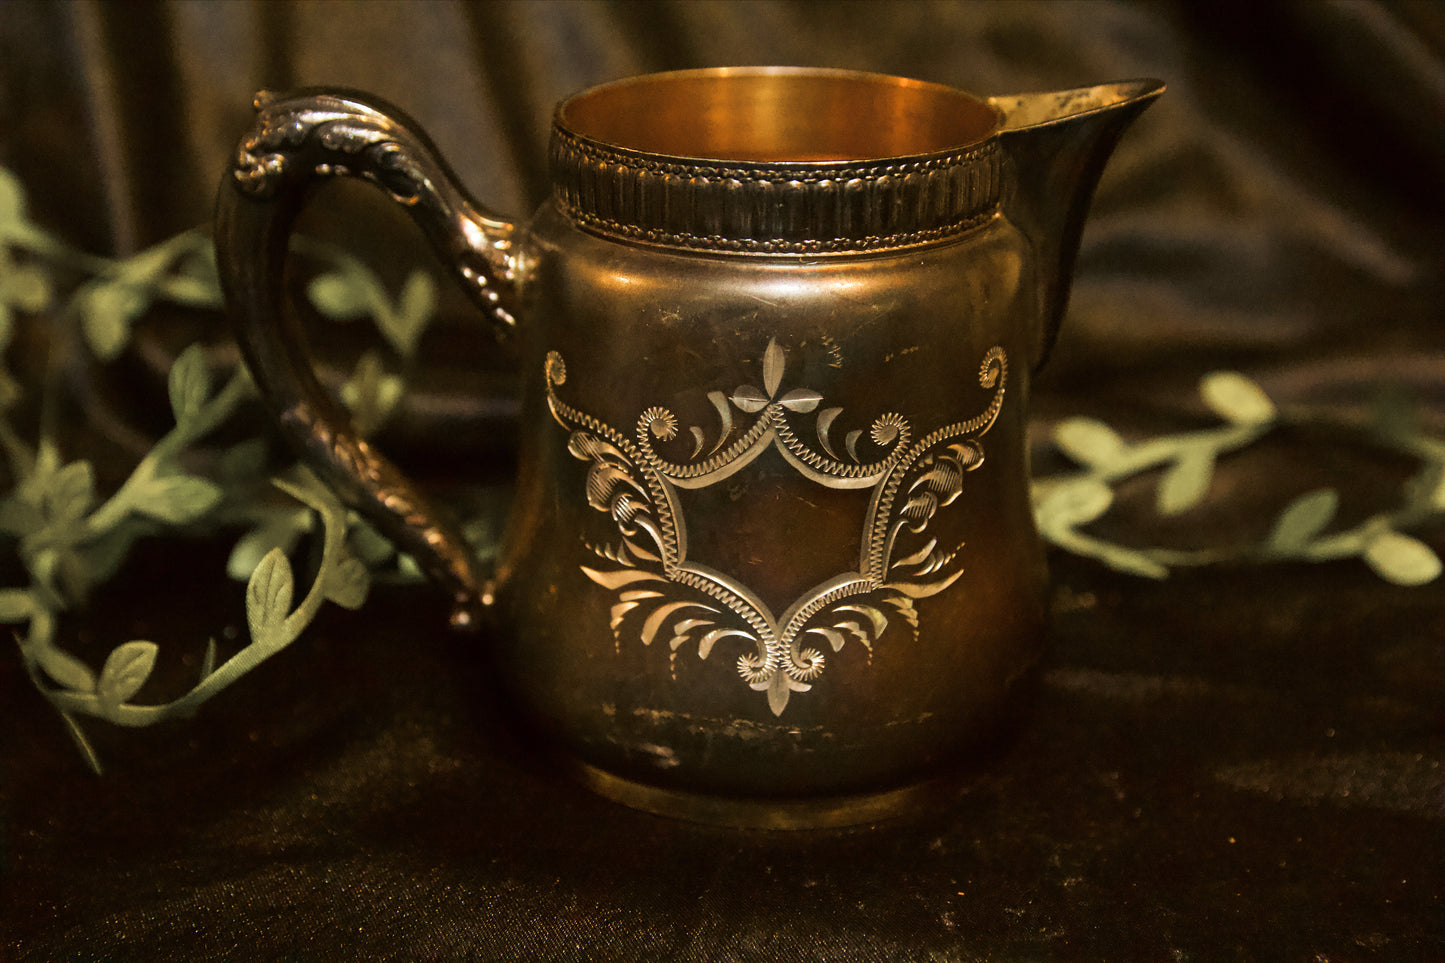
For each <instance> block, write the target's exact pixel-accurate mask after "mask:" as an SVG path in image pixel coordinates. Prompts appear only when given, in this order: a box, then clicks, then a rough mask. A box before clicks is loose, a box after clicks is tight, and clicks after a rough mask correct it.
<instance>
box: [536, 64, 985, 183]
mask: <svg viewBox="0 0 1445 963" xmlns="http://www.w3.org/2000/svg"><path fill="white" fill-rule="evenodd" d="M557 123H558V124H559V125H561V126H562V127H564V128H566V129H567V130H570V131H571V132H572V133H574V134H577V135H579V136H581V137H584V138H587V139H589V140H592V141H596V142H600V143H603V144H607V145H609V146H612V147H620V148H625V149H628V150H634V151H640V152H643V153H648V154H659V155H668V156H672V157H687V158H694V159H709V160H720V161H742V162H754V163H785V162H800V163H819V162H827V161H866V160H874V159H880V160H881V159H884V158H895V157H911V156H918V155H926V154H936V153H942V152H947V151H952V150H955V149H958V148H963V147H967V146H969V145H970V144H975V143H978V142H979V141H981V140H984V139H986V138H987V137H988V136H989V135H991V134H992V133H993V132H994V130H995V128H996V127H997V125H998V115H997V113H996V112H995V111H994V109H993V108H992V107H990V106H989V105H988V104H987V103H985V102H983V101H981V100H978V99H976V98H974V97H970V96H969V95H967V94H965V93H962V92H960V91H957V90H953V89H952V88H949V87H945V86H942V85H940V84H930V83H924V82H922V81H916V80H907V79H904V78H901V77H890V76H886V75H882V74H866V73H857V72H852V71H835V70H809V69H797V68H723V69H716V70H697V71H680V72H676V73H668V74H654V75H651V76H645V77H638V78H635V79H632V80H626V81H621V82H619V83H615V84H608V85H606V86H603V87H596V88H593V89H592V90H588V91H585V92H583V93H581V94H578V95H577V96H576V97H573V98H572V99H570V100H568V101H566V102H565V103H563V104H562V106H561V107H559V108H558V111H557Z"/></svg>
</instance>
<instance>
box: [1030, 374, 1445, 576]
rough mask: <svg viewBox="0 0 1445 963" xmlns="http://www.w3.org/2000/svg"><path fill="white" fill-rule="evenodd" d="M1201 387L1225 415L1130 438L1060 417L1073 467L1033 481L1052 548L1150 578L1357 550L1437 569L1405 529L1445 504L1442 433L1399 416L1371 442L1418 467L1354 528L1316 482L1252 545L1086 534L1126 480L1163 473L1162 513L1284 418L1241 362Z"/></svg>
mask: <svg viewBox="0 0 1445 963" xmlns="http://www.w3.org/2000/svg"><path fill="white" fill-rule="evenodd" d="M1200 396H1201V397H1202V399H1203V400H1204V403H1205V404H1206V405H1207V406H1208V407H1209V408H1210V409H1211V410H1212V411H1213V412H1214V413H1215V414H1217V415H1218V416H1219V417H1220V418H1221V419H1223V421H1224V424H1223V425H1222V426H1220V427H1218V428H1210V429H1204V430H1202V431H1192V432H1184V433H1180V434H1175V435H1166V436H1163V437H1160V438H1153V439H1150V440H1148V441H1144V442H1140V443H1137V444H1132V445H1131V444H1128V443H1126V442H1125V441H1124V440H1123V439H1122V438H1120V437H1119V435H1118V434H1117V433H1115V432H1114V430H1113V429H1112V428H1110V427H1109V426H1108V425H1105V424H1104V423H1102V422H1100V421H1096V420H1094V419H1090V418H1070V419H1067V420H1065V421H1063V422H1060V423H1059V424H1058V425H1057V426H1056V428H1055V429H1054V442H1055V444H1057V445H1058V447H1059V448H1060V449H1061V450H1062V451H1063V452H1064V453H1065V454H1066V455H1068V456H1069V458H1071V459H1072V460H1073V461H1075V462H1076V463H1078V464H1079V465H1080V470H1079V471H1075V472H1064V473H1062V474H1059V475H1054V476H1051V477H1047V478H1039V479H1035V480H1034V485H1033V499H1034V515H1035V518H1036V520H1037V522H1038V526H1039V531H1040V532H1041V534H1042V535H1043V536H1044V538H1045V539H1047V540H1048V541H1049V542H1051V543H1052V544H1054V545H1056V546H1058V547H1059V548H1062V549H1065V550H1067V551H1070V552H1074V553H1076V554H1079V555H1084V556H1088V557H1090V558H1094V559H1097V560H1099V561H1101V562H1103V563H1105V564H1106V565H1109V566H1110V567H1112V568H1115V569H1117V570H1119V571H1123V572H1130V573H1132V574H1135V575H1142V576H1145V577H1148V578H1165V577H1166V576H1168V574H1169V572H1170V571H1171V570H1173V569H1179V568H1188V567H1193V566H1201V565H1217V564H1220V563H1223V562H1279V561H1290V560H1293V561H1309V562H1324V561H1335V560H1340V559H1349V558H1360V559H1363V560H1364V561H1365V563H1366V564H1368V565H1369V566H1370V568H1372V569H1373V570H1374V571H1375V572H1376V573H1377V574H1378V575H1379V576H1380V577H1381V578H1384V579H1386V580H1388V581H1390V582H1394V583H1396V584H1398V585H1424V584H1425V583H1427V582H1430V581H1433V580H1434V579H1435V578H1437V577H1439V575H1440V572H1441V562H1440V557H1439V556H1438V555H1437V554H1436V553H1435V551H1434V549H1432V548H1431V547H1430V546H1429V545H1427V544H1426V543H1424V542H1423V541H1421V540H1419V539H1418V538H1415V537H1414V536H1412V535H1409V534H1407V531H1406V530H1407V529H1410V528H1414V527H1417V526H1419V525H1422V524H1424V523H1426V522H1427V521H1429V520H1430V519H1431V518H1432V517H1438V516H1440V515H1441V514H1442V513H1445V442H1442V441H1440V440H1438V439H1434V438H1429V437H1427V436H1425V435H1423V434H1421V433H1419V432H1418V431H1416V430H1414V429H1413V428H1411V427H1409V426H1406V425H1403V424H1390V423H1386V424H1383V425H1381V426H1379V427H1378V429H1377V430H1376V432H1375V433H1374V437H1373V440H1374V442H1375V443H1376V444H1378V445H1380V446H1382V447H1386V448H1392V449H1395V450H1397V451H1400V452H1403V453H1405V454H1408V455H1411V456H1413V457H1414V458H1416V459H1418V460H1419V461H1420V463H1421V468H1420V469H1419V471H1418V472H1417V473H1416V475H1415V476H1414V478H1413V479H1412V480H1411V481H1410V483H1409V484H1408V485H1406V487H1405V492H1404V499H1403V501H1402V503H1401V504H1400V505H1399V506H1398V507H1396V508H1395V509H1393V510H1391V511H1386V512H1379V513H1376V514H1374V515H1371V516H1370V517H1368V518H1366V519H1364V520H1363V521H1361V522H1359V523H1357V524H1355V525H1354V526H1352V527H1349V528H1344V529H1339V530H1334V531H1331V530H1330V526H1331V524H1332V523H1333V522H1334V521H1335V518H1336V515H1337V513H1338V510H1339V506H1340V495H1339V492H1338V491H1336V490H1335V489H1333V488H1320V489H1315V490H1313V491H1309V492H1305V493H1304V494H1302V495H1300V496H1299V497H1297V498H1295V499H1294V501H1292V502H1290V503H1289V504H1288V505H1287V506H1285V508H1284V509H1283V510H1282V511H1281V512H1280V514H1279V515H1278V517H1277V518H1276V519H1275V521H1274V524H1273V526H1272V527H1271V528H1270V531H1269V534H1268V535H1267V536H1266V537H1265V538H1264V540H1263V541H1261V542H1257V543H1249V544H1244V545H1237V546H1233V547H1227V548H1217V549H1194V550H1181V549H1172V548H1160V547H1145V548H1138V547H1132V546H1126V545H1121V544H1118V543H1115V542H1111V541H1108V540H1107V539H1104V538H1101V537H1099V536H1097V535H1094V534H1091V533H1090V532H1089V531H1088V530H1087V526H1088V525H1089V524H1090V523H1092V522H1094V521H1096V520H1098V519H1099V518H1101V517H1102V516H1103V515H1104V514H1105V513H1106V512H1107V511H1108V510H1109V508H1110V507H1111V506H1112V505H1113V503H1114V499H1115V492H1116V490H1117V488H1118V487H1119V484H1120V483H1121V482H1123V481H1125V480H1126V479H1129V478H1133V477H1135V476H1138V475H1142V474H1144V473H1146V472H1152V471H1159V472H1160V476H1159V481H1158V485H1157V487H1156V488H1155V508H1156V510H1157V511H1158V512H1159V514H1160V515H1164V516H1170V515H1178V514H1181V513H1183V512H1185V511H1188V510H1189V509H1192V508H1194V507H1196V506H1197V505H1199V504H1200V502H1202V501H1203V500H1204V497H1205V495H1206V494H1207V492H1208V490H1209V484H1210V481H1211V479H1212V478H1213V475H1214V470H1215V466H1216V464H1217V463H1218V461H1219V459H1220V458H1222V457H1223V456H1225V455H1227V454H1229V453H1231V452H1235V451H1238V450H1240V449H1242V448H1245V447H1246V446H1248V445H1251V444H1254V443H1255V442H1257V441H1258V440H1259V439H1261V438H1262V437H1264V436H1265V435H1267V434H1269V433H1270V432H1272V431H1275V430H1277V429H1279V428H1281V427H1283V426H1285V425H1287V424H1289V419H1287V418H1286V417H1285V416H1283V415H1282V414H1281V413H1280V412H1279V410H1278V409H1277V408H1276V407H1275V405H1274V403H1273V402H1272V401H1270V399H1269V398H1268V396H1266V395H1265V393H1264V392H1263V391H1262V390H1260V388H1259V386H1258V385H1256V384H1255V383H1254V382H1252V381H1250V380H1249V379H1248V378H1246V377H1244V376H1243V375H1241V374H1238V373H1237V372H1230V371H1222V372H1215V373H1213V374H1210V375H1206V376H1205V378H1204V379H1203V380H1202V382H1201V383H1200Z"/></svg>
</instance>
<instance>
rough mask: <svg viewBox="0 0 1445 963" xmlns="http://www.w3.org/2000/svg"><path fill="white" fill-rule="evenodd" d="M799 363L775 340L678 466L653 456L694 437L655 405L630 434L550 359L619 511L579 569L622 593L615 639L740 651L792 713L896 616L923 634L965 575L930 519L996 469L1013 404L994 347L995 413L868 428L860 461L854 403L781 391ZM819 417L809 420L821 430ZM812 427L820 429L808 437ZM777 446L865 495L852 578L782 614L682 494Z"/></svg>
mask: <svg viewBox="0 0 1445 963" xmlns="http://www.w3.org/2000/svg"><path fill="white" fill-rule="evenodd" d="M786 367H787V356H786V353H785V352H784V350H783V348H782V347H781V346H779V345H778V343H777V342H776V340H773V341H769V342H768V346H767V350H766V351H765V352H764V353H763V361H762V383H761V387H759V386H758V385H754V384H745V385H740V386H739V387H737V388H735V389H734V390H733V391H732V392H731V393H730V394H729V393H725V392H722V391H717V390H714V391H710V392H708V394H707V398H708V400H709V402H711V404H712V406H713V408H714V410H715V411H716V412H717V416H718V424H717V425H716V427H715V428H714V429H713V430H712V431H711V432H709V431H707V430H704V429H703V428H702V427H700V426H693V427H690V428H689V429H687V430H686V434H688V435H690V436H691V438H692V445H693V447H692V454H691V455H690V457H689V458H688V459H687V460H685V461H673V460H670V459H669V458H667V457H664V456H663V455H662V454H660V453H658V451H657V450H656V449H655V447H654V442H655V441H664V442H666V441H670V440H671V439H673V438H677V437H678V436H679V435H682V434H684V431H683V430H682V429H681V427H680V425H679V420H678V418H677V416H676V415H675V414H674V413H673V412H672V411H671V410H669V409H667V408H664V407H661V406H654V407H650V408H648V409H646V410H645V411H643V412H642V414H641V415H640V416H639V417H638V420H637V424H636V425H635V427H634V430H633V432H632V434H631V436H630V437H629V436H628V435H626V434H624V433H623V432H621V431H618V430H617V429H615V428H613V427H611V426H610V425H607V424H605V423H603V422H602V421H600V420H599V419H597V418H595V417H593V416H592V415H589V414H587V413H586V412H584V411H582V410H580V409H578V408H575V407H573V406H572V405H570V404H568V403H567V402H565V401H563V400H562V398H561V397H560V395H559V394H558V389H559V388H561V387H562V386H563V385H564V384H566V381H567V369H566V365H565V363H564V362H563V359H562V356H561V355H560V354H558V353H557V352H555V351H553V352H551V353H549V354H548V355H547V360H546V363H545V372H544V373H545V377H546V388H547V401H548V404H549V405H550V407H551V411H552V416H553V417H554V418H555V419H556V420H557V422H558V424H560V425H561V426H562V427H563V428H565V429H567V430H568V431H569V433H570V434H569V437H568V441H567V450H568V452H569V453H570V454H571V455H572V456H573V457H574V458H577V459H579V460H580V461H584V462H586V463H588V470H587V480H586V495H587V501H588V504H589V505H591V507H592V508H594V509H596V510H597V511H599V512H603V513H606V514H607V515H609V516H610V517H611V519H612V522H613V524H614V525H615V526H616V533H617V536H618V539H619V540H617V541H614V542H611V543H609V544H606V545H602V546H596V547H594V548H593V551H594V552H595V553H596V554H597V555H598V557H599V559H600V560H601V561H600V562H598V563H590V564H587V565H582V566H581V569H582V571H583V573H584V574H586V576H587V577H588V578H589V579H591V580H592V581H593V582H595V583H597V584H598V585H600V586H601V587H603V588H605V589H607V590H609V591H611V592H613V593H615V600H614V603H613V605H612V609H611V618H610V621H611V629H612V632H613V635H614V637H615V638H616V640H617V642H618V644H619V645H620V644H621V643H622V639H623V637H624V635H626V636H631V635H633V634H635V635H636V637H637V638H638V639H639V640H640V641H641V642H642V643H643V644H644V645H651V644H652V643H653V642H654V641H658V640H666V642H667V645H668V647H669V649H670V651H671V657H672V658H673V659H675V658H676V657H677V654H678V652H679V650H681V649H682V648H683V647H684V646H689V647H695V648H696V650H697V654H698V656H699V658H702V659H707V658H708V656H709V655H710V654H711V653H712V651H713V649H714V648H715V647H716V646H717V644H718V643H719V642H724V641H725V640H731V639H736V640H739V641H740V642H741V643H742V644H743V646H744V651H743V653H742V654H741V655H740V656H739V657H738V659H737V671H738V674H739V675H740V676H741V677H742V679H743V681H745V682H746V683H747V684H748V685H749V686H751V687H752V688H753V689H756V690H758V691H760V692H765V693H767V698H768V705H769V707H770V708H771V709H772V711H773V713H774V714H775V715H781V714H782V712H783V710H784V709H785V708H786V707H787V705H788V701H789V698H790V697H791V695H792V694H793V693H795V692H807V691H808V690H809V689H811V688H812V684H813V682H814V680H816V679H817V678H818V677H819V676H820V675H821V674H822V672H823V667H824V665H825V664H826V661H827V656H826V654H825V653H824V651H823V649H824V648H825V647H826V648H828V649H831V650H832V651H833V652H838V651H841V650H842V648H843V646H844V645H846V644H847V643H848V642H850V641H854V640H856V641H857V642H858V643H859V644H861V645H863V646H865V647H867V648H868V650H869V651H870V652H871V651H872V647H873V645H874V644H875V643H876V642H877V641H878V639H879V638H880V637H881V636H882V635H883V632H884V630H885V629H887V628H888V626H889V625H890V624H891V623H892V622H893V621H894V620H902V622H903V623H904V624H906V625H907V626H908V627H909V628H910V629H911V630H913V631H914V632H915V633H916V632H917V629H918V620H919V613H918V610H917V608H916V607H915V602H916V601H917V600H919V599H924V598H928V597H930V596H932V595H936V594H938V593H939V592H942V591H943V590H944V589H946V588H948V587H949V586H950V585H952V584H954V582H956V581H957V580H958V578H959V577H960V576H961V575H962V574H963V568H962V565H961V563H960V562H959V560H958V552H959V549H961V548H962V546H961V545H956V546H949V545H940V544H939V543H938V539H937V538H936V537H930V536H929V534H928V531H927V529H928V525H929V522H930V521H931V520H932V519H933V517H934V515H935V514H936V513H937V512H938V511H939V510H940V509H943V508H946V507H947V506H949V505H951V504H953V503H954V501H955V500H956V499H957V498H958V497H959V495H960V494H962V491H963V479H964V476H965V475H966V474H967V473H968V472H971V471H974V470H975V469H977V468H978V467H979V466H980V465H981V464H983V457H984V452H983V445H982V443H981V441H980V440H979V439H980V438H981V437H982V436H983V435H984V434H986V433H987V432H988V430H989V429H990V428H991V427H993V423H994V421H995V420H996V419H997V418H998V413H999V411H1000V409H1001V408H1002V406H1003V397H1004V382H1005V380H1006V378H1007V372H1008V359H1007V357H1006V356H1005V354H1004V351H1003V349H1002V348H998V347H995V348H992V349H990V350H989V351H988V352H987V353H986V354H985V356H984V358H983V361H982V363H981V364H980V366H979V374H978V381H979V384H980V385H981V386H982V387H984V388H989V389H992V391H993V395H992V398H991V399H990V400H989V403H988V405H987V406H986V407H985V409H984V410H983V412H982V413H980V414H979V415H977V416H975V417H973V418H971V419H968V420H966V421H960V422H956V423H954V424H950V425H946V426H944V427H942V428H938V429H936V430H934V431H932V432H929V433H928V434H927V435H925V436H923V437H922V438H919V439H918V440H917V441H915V440H914V439H913V429H912V426H911V425H910V424H909V423H908V421H907V420H906V419H905V418H904V417H903V416H902V415H900V414H898V413H895V412H888V413H884V414H882V415H879V416H878V417H876V418H875V419H874V420H873V422H872V424H871V426H870V427H869V429H868V431H867V435H868V437H869V439H871V441H872V442H873V444H874V446H876V447H877V448H879V449H882V452H883V453H882V455H881V456H880V457H875V458H873V459H872V460H869V461H865V460H864V459H863V457H862V456H860V455H859V448H858V446H859V441H860V440H861V438H862V437H863V435H864V431H863V430H862V429H856V430H854V431H850V432H848V433H847V434H846V435H845V436H844V437H843V438H842V439H841V444H840V440H839V439H837V438H835V437H834V435H833V427H834V424H835V422H836V421H837V419H838V416H839V414H841V412H842V410H843V409H842V408H837V407H823V405H824V398H823V396H822V395H821V394H820V393H819V392H817V391H814V390H811V389H809V388H802V387H798V388H792V389H791V390H787V391H784V390H783V387H784V376H785V374H786ZM808 421H811V425H808V424H807V423H808ZM800 432H811V434H812V436H813V439H814V440H815V443H814V441H805V440H803V438H802V437H800ZM769 449H776V450H777V451H778V452H779V453H780V454H781V455H782V457H783V458H784V459H785V460H786V461H787V462H788V464H790V465H791V466H792V467H793V468H794V469H796V470H797V472H798V473H799V474H800V475H802V476H803V477H804V478H806V479H808V480H809V481H811V482H814V483H816V484H819V485H823V486H826V487H828V488H833V489H858V490H865V491H867V492H868V498H869V501H868V509H867V514H866V515H865V518H864V528H863V531H862V532H861V533H860V540H859V541H860V546H861V548H860V551H859V555H858V557H857V559H856V567H855V568H851V569H847V570H845V571H842V572H839V573H838V574H836V575H834V576H832V577H830V578H827V579H825V580H824V581H823V582H821V583H820V584H818V585H815V586H814V587H812V588H811V589H809V590H807V591H805V592H804V593H803V594H802V595H801V596H799V597H798V598H796V599H795V600H794V601H793V602H792V603H791V604H790V605H789V606H788V607H787V609H786V610H784V611H783V612H782V613H781V614H775V613H774V612H773V611H772V610H771V609H770V607H769V606H768V605H767V604H766V603H764V601H763V600H762V599H761V598H760V597H759V596H758V594H757V593H756V592H754V591H753V590H751V589H750V588H748V586H746V585H744V584H742V582H741V581H739V580H738V579H736V578H733V577H732V576H729V575H728V574H726V573H724V572H720V571H718V570H716V569H713V568H711V567H709V566H707V565H705V564H703V563H702V562H701V561H699V560H697V559H693V558H690V557H689V556H688V552H687V526H686V521H685V519H684V517H683V512H682V507H681V503H680V500H679V497H678V492H679V490H680V489H699V488H706V487H708V486H710V485H714V484H717V483H718V482H720V481H722V480H724V479H726V478H729V477H731V476H732V475H735V474H736V473H737V472H739V471H741V470H742V469H743V468H745V467H747V465H748V464H750V463H751V462H752V461H754V460H755V459H756V458H758V457H759V456H760V455H762V454H763V453H764V452H766V451H768V450H769Z"/></svg>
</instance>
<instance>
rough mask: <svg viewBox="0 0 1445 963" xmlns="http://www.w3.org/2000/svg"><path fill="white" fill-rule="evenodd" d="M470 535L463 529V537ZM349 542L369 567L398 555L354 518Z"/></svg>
mask: <svg viewBox="0 0 1445 963" xmlns="http://www.w3.org/2000/svg"><path fill="white" fill-rule="evenodd" d="M468 534H469V533H468V532H467V530H466V529H463V531H462V535H463V536H467V535H468ZM346 536H347V542H348V545H349V546H350V549H351V551H352V552H354V553H355V554H356V556H357V557H358V558H360V559H361V560H362V561H364V562H365V563H366V564H367V565H372V566H376V565H381V564H383V563H385V562H388V561H390V560H391V558H392V556H394V555H395V554H396V547H395V546H394V545H392V544H391V542H390V541H389V540H388V539H387V538H386V536H385V535H382V534H381V533H380V532H378V531H377V530H376V529H375V528H373V527H372V526H371V525H370V524H369V523H367V522H366V521H364V520H362V519H360V518H353V519H352V520H351V522H350V524H348V525H347V529H346Z"/></svg>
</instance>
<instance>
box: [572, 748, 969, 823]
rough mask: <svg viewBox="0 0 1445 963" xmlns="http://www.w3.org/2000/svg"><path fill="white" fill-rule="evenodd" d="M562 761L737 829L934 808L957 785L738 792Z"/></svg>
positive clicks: (657, 810)
mask: <svg viewBox="0 0 1445 963" xmlns="http://www.w3.org/2000/svg"><path fill="white" fill-rule="evenodd" d="M559 761H560V762H561V764H562V765H563V766H564V767H565V768H566V769H567V770H568V771H569V772H570V773H571V775H572V776H573V777H574V778H576V779H578V780H579V781H580V782H581V783H582V784H583V785H584V786H586V787H587V788H588V789H590V790H592V791H593V792H595V793H597V794H598V795H600V796H603V797H605V798H607V799H610V800H612V801H613V802H617V803H621V804H622V805H624V806H627V807H629V808H631V809H640V810H642V811H643V812H648V813H652V814H653V815H657V816H668V817H671V818H673V819H684V820H688V821H691V822H698V823H707V824H710V825H714V826H731V827H734V828H737V829H837V828H840V827H844V826H857V825H861V824H864V823H875V822H882V821H884V820H888V819H895V818H898V817H900V816H905V815H909V814H912V813H917V812H920V811H922V810H924V809H927V808H932V806H935V805H937V804H938V802H939V801H940V800H941V798H942V797H943V796H944V795H946V792H947V789H948V787H949V786H950V785H952V784H951V783H950V782H949V781H948V780H931V781H928V782H922V783H916V784H913V785H909V786H903V787H901V788H898V789H889V790H885V791H882V792H872V793H857V794H853V795H847V796H826V797H819V798H816V799H786V798H784V799H766V798H747V797H742V798H739V797H729V796H709V795H704V794H702V793H692V792H686V791H684V790H679V789H664V788H662V787H659V786H651V785H648V784H646V783H641V782H635V781H633V780H631V779H625V778H623V777H621V776H617V775H614V774H613V773H610V772H604V771H603V770H601V769H598V768H596V767H595V766H591V765H588V764H587V763H585V762H582V761H581V760H579V759H575V758H564V759H562V760H559Z"/></svg>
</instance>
